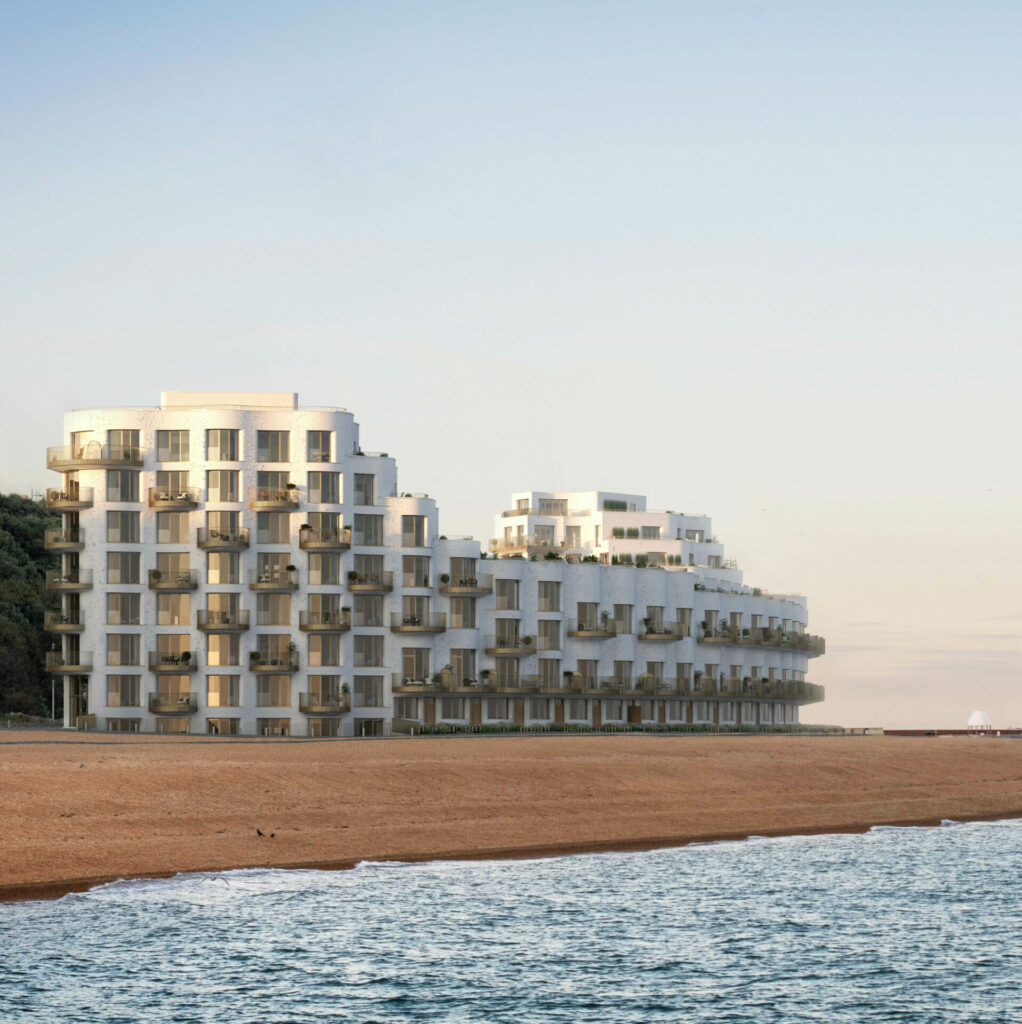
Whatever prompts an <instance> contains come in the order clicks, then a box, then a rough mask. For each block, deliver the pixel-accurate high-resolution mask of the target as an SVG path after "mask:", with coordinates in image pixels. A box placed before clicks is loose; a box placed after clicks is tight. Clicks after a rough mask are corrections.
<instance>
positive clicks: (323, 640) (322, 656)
mask: <svg viewBox="0 0 1022 1024" xmlns="http://www.w3.org/2000/svg"><path fill="white" fill-rule="evenodd" d="M340 663H341V638H340V636H339V635H338V634H337V633H322V634H320V633H311V634H310V635H309V664H310V665H340Z"/></svg>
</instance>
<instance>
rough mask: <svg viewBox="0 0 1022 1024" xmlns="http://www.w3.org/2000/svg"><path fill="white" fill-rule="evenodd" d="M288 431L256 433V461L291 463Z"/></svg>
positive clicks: (260, 431)
mask: <svg viewBox="0 0 1022 1024" xmlns="http://www.w3.org/2000/svg"><path fill="white" fill-rule="evenodd" d="M288 436H289V435H288V431H286V430H258V431H256V460H257V461H258V462H290V461H291V456H290V453H289V450H288V449H289V444H288Z"/></svg>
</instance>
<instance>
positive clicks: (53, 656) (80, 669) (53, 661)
mask: <svg viewBox="0 0 1022 1024" xmlns="http://www.w3.org/2000/svg"><path fill="white" fill-rule="evenodd" d="M46 671H47V672H54V673H56V674H59V675H83V674H84V673H86V672H91V671H92V651H80V652H79V653H78V654H76V655H75V656H74V658H71V657H70V656H67V657H65V656H64V655H63V654H62V653H61V652H60V651H47V652H46Z"/></svg>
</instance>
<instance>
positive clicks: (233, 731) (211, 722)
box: [206, 718, 241, 736]
mask: <svg viewBox="0 0 1022 1024" xmlns="http://www.w3.org/2000/svg"><path fill="white" fill-rule="evenodd" d="M206 732H207V733H208V734H209V735H210V736H240V735H241V719H240V718H208V719H206Z"/></svg>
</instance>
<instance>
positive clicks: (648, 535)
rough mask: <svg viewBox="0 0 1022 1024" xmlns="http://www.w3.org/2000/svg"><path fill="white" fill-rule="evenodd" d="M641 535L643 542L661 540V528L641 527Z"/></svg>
mask: <svg viewBox="0 0 1022 1024" xmlns="http://www.w3.org/2000/svg"><path fill="white" fill-rule="evenodd" d="M639 535H640V536H641V537H642V539H643V540H659V539H660V527H659V526H643V527H640V530H639Z"/></svg>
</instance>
